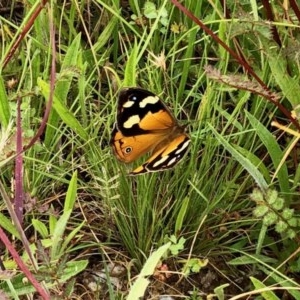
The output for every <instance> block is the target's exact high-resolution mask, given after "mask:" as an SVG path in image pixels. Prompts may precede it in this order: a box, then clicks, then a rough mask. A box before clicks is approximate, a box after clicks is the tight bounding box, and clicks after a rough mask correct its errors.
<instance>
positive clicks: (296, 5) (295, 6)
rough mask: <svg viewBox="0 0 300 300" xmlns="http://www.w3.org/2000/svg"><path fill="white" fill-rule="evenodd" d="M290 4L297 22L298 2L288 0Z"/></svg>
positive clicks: (298, 16) (299, 17)
mask: <svg viewBox="0 0 300 300" xmlns="http://www.w3.org/2000/svg"><path fill="white" fill-rule="evenodd" d="M290 5H291V8H292V9H293V11H294V13H295V15H296V16H297V18H298V21H299V23H300V9H299V6H298V4H297V3H296V1H295V0H290Z"/></svg>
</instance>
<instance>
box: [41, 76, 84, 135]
mask: <svg viewBox="0 0 300 300" xmlns="http://www.w3.org/2000/svg"><path fill="white" fill-rule="evenodd" d="M38 85H39V87H40V88H41V90H42V94H43V96H44V97H45V99H47V100H48V98H49V94H50V87H49V84H47V83H46V82H45V81H43V80H42V79H41V78H39V79H38ZM53 109H55V111H56V112H57V113H58V115H59V116H60V118H61V119H62V120H63V121H64V123H65V124H67V125H68V126H69V127H70V128H71V129H72V130H74V132H76V133H77V134H78V135H79V136H80V137H81V138H82V139H84V140H87V139H88V134H87V133H86V131H85V130H84V128H83V127H82V126H81V124H80V123H79V121H78V120H77V119H76V118H75V117H74V115H73V114H72V113H71V112H70V110H69V109H68V108H67V106H66V105H65V104H64V103H62V101H61V100H60V99H58V98H57V97H56V96H54V97H53Z"/></svg>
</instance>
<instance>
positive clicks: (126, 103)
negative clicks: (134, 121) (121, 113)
mask: <svg viewBox="0 0 300 300" xmlns="http://www.w3.org/2000/svg"><path fill="white" fill-rule="evenodd" d="M133 104H134V101H126V102H125V103H124V104H123V107H124V108H128V107H131V106H132V105H133Z"/></svg>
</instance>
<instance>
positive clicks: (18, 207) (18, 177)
mask: <svg viewBox="0 0 300 300" xmlns="http://www.w3.org/2000/svg"><path fill="white" fill-rule="evenodd" d="M21 123H22V122H21V98H20V97H18V100H17V141H16V145H17V155H16V163H15V181H16V183H15V202H14V208H15V212H16V216H17V218H18V220H19V222H20V225H21V226H22V223H23V207H24V191H23V153H22V148H23V147H22V124H21Z"/></svg>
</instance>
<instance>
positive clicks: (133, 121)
mask: <svg viewBox="0 0 300 300" xmlns="http://www.w3.org/2000/svg"><path fill="white" fill-rule="evenodd" d="M138 123H140V117H139V116H138V115H134V116H131V117H130V118H129V119H128V120H127V121H126V122H124V124H123V126H124V128H132V126H133V125H135V124H138Z"/></svg>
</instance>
